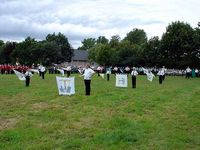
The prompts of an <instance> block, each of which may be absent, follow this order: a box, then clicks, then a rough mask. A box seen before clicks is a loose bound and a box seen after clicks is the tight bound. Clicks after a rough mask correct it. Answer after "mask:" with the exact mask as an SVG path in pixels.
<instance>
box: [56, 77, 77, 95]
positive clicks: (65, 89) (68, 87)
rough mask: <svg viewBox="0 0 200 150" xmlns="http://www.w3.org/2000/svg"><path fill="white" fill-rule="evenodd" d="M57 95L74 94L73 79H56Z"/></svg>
mask: <svg viewBox="0 0 200 150" xmlns="http://www.w3.org/2000/svg"><path fill="white" fill-rule="evenodd" d="M56 81H57V86H58V92H59V95H72V94H75V87H74V77H70V78H66V77H56Z"/></svg>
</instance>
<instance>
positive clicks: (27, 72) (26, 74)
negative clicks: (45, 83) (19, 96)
mask: <svg viewBox="0 0 200 150" xmlns="http://www.w3.org/2000/svg"><path fill="white" fill-rule="evenodd" d="M25 76H29V77H32V76H33V74H32V73H31V72H30V71H26V73H25Z"/></svg>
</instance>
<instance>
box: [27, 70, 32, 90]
mask: <svg viewBox="0 0 200 150" xmlns="http://www.w3.org/2000/svg"><path fill="white" fill-rule="evenodd" d="M32 76H33V74H32V73H31V72H30V71H29V70H27V71H26V73H25V78H26V87H28V86H29V84H30V78H31V77H32Z"/></svg>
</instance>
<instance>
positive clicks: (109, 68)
mask: <svg viewBox="0 0 200 150" xmlns="http://www.w3.org/2000/svg"><path fill="white" fill-rule="evenodd" d="M111 68H112V67H107V68H106V75H107V81H109V80H110V74H111Z"/></svg>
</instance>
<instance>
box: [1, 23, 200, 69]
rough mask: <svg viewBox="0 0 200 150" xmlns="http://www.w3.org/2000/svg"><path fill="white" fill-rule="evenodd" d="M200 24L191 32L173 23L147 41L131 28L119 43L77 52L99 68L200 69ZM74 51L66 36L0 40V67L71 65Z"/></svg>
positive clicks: (85, 45)
mask: <svg viewBox="0 0 200 150" xmlns="http://www.w3.org/2000/svg"><path fill="white" fill-rule="evenodd" d="M199 27H200V23H198V25H197V27H196V28H192V27H191V26H190V25H189V24H188V23H185V22H180V21H176V22H172V23H171V24H169V25H168V26H167V27H166V32H165V33H163V35H162V37H161V38H159V37H157V36H155V37H152V38H150V39H148V38H147V35H146V33H145V31H144V30H142V29H137V28H134V29H133V30H132V31H130V32H129V33H127V35H126V36H125V37H124V38H123V39H121V38H120V36H119V35H114V36H112V37H111V39H110V40H108V39H107V38H106V37H104V36H99V37H98V38H97V39H95V38H85V39H84V40H83V41H82V45H81V46H80V47H79V48H78V49H79V50H88V53H89V60H90V61H95V62H97V63H98V64H102V65H118V66H127V65H131V66H158V67H159V66H163V65H165V66H166V67H168V68H185V67H186V66H190V67H200V28H199ZM72 57H73V48H72V47H71V45H70V43H69V42H68V39H67V37H65V35H63V34H61V33H58V34H57V35H56V34H55V33H53V34H48V35H47V36H46V38H45V40H43V41H36V40H35V39H34V38H31V37H27V38H26V39H25V40H24V41H22V42H18V43H17V42H6V43H4V42H3V41H1V40H0V63H15V62H16V60H18V61H19V62H21V63H22V64H25V65H31V64H32V63H43V64H44V65H50V64H52V63H58V64H59V63H62V62H70V61H71V59H72Z"/></svg>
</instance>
